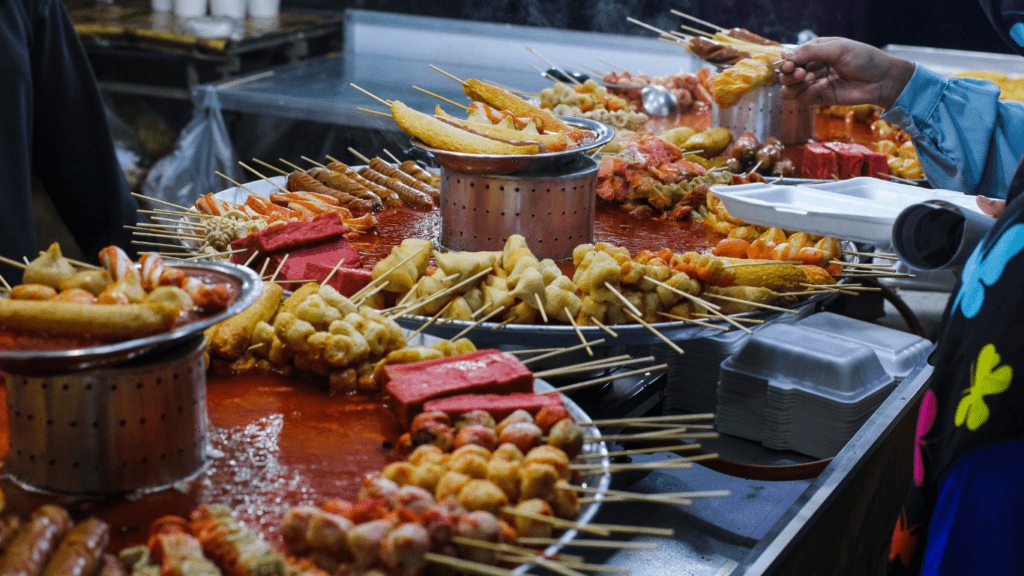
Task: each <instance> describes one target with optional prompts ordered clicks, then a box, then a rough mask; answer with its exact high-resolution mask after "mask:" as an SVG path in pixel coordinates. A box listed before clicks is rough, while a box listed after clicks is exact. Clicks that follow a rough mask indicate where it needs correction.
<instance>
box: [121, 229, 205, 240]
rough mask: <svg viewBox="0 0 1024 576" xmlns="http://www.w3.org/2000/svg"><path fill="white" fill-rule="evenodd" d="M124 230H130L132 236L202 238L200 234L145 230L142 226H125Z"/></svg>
mask: <svg viewBox="0 0 1024 576" xmlns="http://www.w3.org/2000/svg"><path fill="white" fill-rule="evenodd" d="M124 229H125V230H131V231H132V232H133V233H134V234H139V235H142V236H146V235H149V236H152V235H155V234H160V235H162V236H164V237H165V238H175V237H177V238H198V239H200V240H201V239H203V238H204V236H203V235H202V234H192V233H191V232H171V231H170V230H162V229H158V228H145V227H142V226H125V227H124Z"/></svg>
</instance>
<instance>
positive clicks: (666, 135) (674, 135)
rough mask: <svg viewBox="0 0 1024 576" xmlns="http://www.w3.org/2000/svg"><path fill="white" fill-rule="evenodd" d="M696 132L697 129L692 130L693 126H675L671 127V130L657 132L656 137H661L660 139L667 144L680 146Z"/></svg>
mask: <svg viewBox="0 0 1024 576" xmlns="http://www.w3.org/2000/svg"><path fill="white" fill-rule="evenodd" d="M696 133H697V131H696V130H694V129H693V128H690V127H689V126H678V127H676V128H672V129H671V130H665V131H664V132H659V133H658V138H661V139H662V140H664V141H666V142H668V143H669V144H674V145H676V146H679V147H680V148H681V147H682V146H683V143H684V142H686V141H687V140H689V139H690V137H691V136H693V135H694V134H696Z"/></svg>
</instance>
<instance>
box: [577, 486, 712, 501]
mask: <svg viewBox="0 0 1024 576" xmlns="http://www.w3.org/2000/svg"><path fill="white" fill-rule="evenodd" d="M566 489H568V490H572V491H573V492H582V493H584V494H602V493H603V494H605V495H608V496H619V497H621V498H630V497H632V496H645V497H647V498H662V499H667V498H723V497H728V496H731V495H732V493H731V492H729V491H728V490H698V491H695V492H664V493H661V494H637V493H635V492H626V491H623V490H612V489H610V488H609V489H608V490H604V491H603V492H602V490H599V489H597V488H587V487H584V486H576V485H574V484H570V485H569V486H566Z"/></svg>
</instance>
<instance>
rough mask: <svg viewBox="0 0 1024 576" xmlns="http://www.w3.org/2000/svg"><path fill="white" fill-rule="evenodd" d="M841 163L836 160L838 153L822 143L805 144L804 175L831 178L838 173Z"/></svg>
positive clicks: (814, 177)
mask: <svg viewBox="0 0 1024 576" xmlns="http://www.w3.org/2000/svg"><path fill="white" fill-rule="evenodd" d="M838 172H839V163H838V161H837V160H836V153H835V152H833V151H831V150H829V149H828V148H826V147H824V146H822V145H821V144H807V145H806V146H804V165H803V173H802V174H803V177H804V178H813V179H815V180H831V179H832V175H833V174H836V175H838Z"/></svg>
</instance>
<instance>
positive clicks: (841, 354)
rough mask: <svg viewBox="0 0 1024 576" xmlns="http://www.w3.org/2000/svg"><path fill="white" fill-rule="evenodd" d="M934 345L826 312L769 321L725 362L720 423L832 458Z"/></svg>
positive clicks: (768, 442) (725, 429)
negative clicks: (789, 322) (792, 321)
mask: <svg viewBox="0 0 1024 576" xmlns="http://www.w3.org/2000/svg"><path fill="white" fill-rule="evenodd" d="M930 349H931V343H930V342H929V341H927V340H925V339H923V338H919V337H917V336H913V335H911V334H906V333H904V332H899V331H897V330H892V329H889V328H885V327H881V326H876V325H874V324H870V323H867V322H861V321H859V320H854V319H851V318H846V317H844V316H838V315H835V314H831V313H827V312H826V313H821V314H817V315H814V316H811V317H810V318H807V319H805V320H801V321H800V322H798V323H796V324H793V325H771V326H766V327H764V328H763V329H761V330H759V331H757V332H755V334H754V335H753V336H751V337H750V338H748V339H747V340H746V342H745V344H744V345H743V347H742V348H741V349H740V350H739V351H738V352H737V353H736V354H734V355H733V356H732V357H730V358H728V359H727V360H725V361H724V362H722V365H721V372H720V381H719V385H718V407H717V411H716V418H715V423H716V427H717V428H718V430H719V431H720V432H722V433H724V434H730V435H734V436H740V437H743V438H748V439H751V440H755V441H757V442H761V443H762V444H763V445H765V446H767V447H769V448H774V449H779V450H795V451H797V452H801V453H803V454H807V455H809V456H813V457H816V458H829V457H832V456H834V455H836V454H837V453H838V452H839V451H840V450H841V449H842V447H843V446H845V445H846V443H847V442H848V441H849V439H850V438H852V437H853V435H854V434H856V433H857V431H858V430H859V429H860V427H861V426H862V425H863V424H864V422H865V421H866V420H867V419H868V418H869V417H870V416H871V414H872V413H873V412H874V411H875V410H876V409H877V408H878V406H879V405H880V404H881V403H882V402H883V401H884V400H885V398H886V396H888V394H889V393H890V392H891V391H892V389H893V388H894V387H895V385H896V383H897V382H898V381H899V380H900V379H901V378H903V377H904V376H906V375H907V374H908V373H909V372H910V371H911V370H912V369H913V368H914V366H915V365H916V364H917V363H918V362H919V361H920V360H921V359H922V358H923V357H924V356H925V355H926V354H927V353H928V351H929V350H930Z"/></svg>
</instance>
